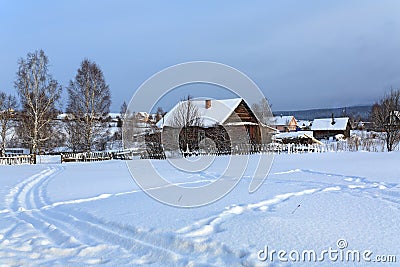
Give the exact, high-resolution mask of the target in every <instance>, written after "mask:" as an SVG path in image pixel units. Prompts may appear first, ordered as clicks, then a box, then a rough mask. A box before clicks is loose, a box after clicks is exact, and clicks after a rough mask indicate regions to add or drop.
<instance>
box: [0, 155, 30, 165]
mask: <svg viewBox="0 0 400 267" xmlns="http://www.w3.org/2000/svg"><path fill="white" fill-rule="evenodd" d="M33 163H34V159H33V155H20V154H6V155H4V156H2V157H0V164H4V165H16V164H33Z"/></svg>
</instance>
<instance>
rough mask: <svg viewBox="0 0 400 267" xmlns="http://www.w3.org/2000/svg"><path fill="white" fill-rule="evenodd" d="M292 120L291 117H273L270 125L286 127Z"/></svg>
mask: <svg viewBox="0 0 400 267" xmlns="http://www.w3.org/2000/svg"><path fill="white" fill-rule="evenodd" d="M293 118H294V117H293V116H275V117H273V119H272V121H271V125H287V124H288V123H289V122H290V121H291V120H292V119H293Z"/></svg>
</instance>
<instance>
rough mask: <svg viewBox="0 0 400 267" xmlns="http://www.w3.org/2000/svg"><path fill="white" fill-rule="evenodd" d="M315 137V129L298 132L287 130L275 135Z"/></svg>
mask: <svg viewBox="0 0 400 267" xmlns="http://www.w3.org/2000/svg"><path fill="white" fill-rule="evenodd" d="M310 137H314V134H313V131H298V132H287V133H279V134H276V135H275V138H279V139H280V138H282V139H284V138H310Z"/></svg>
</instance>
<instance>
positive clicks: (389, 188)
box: [177, 169, 400, 238]
mask: <svg viewBox="0 0 400 267" xmlns="http://www.w3.org/2000/svg"><path fill="white" fill-rule="evenodd" d="M296 173H306V174H311V175H318V176H322V177H336V178H339V179H340V182H339V183H332V181H329V180H325V179H321V180H320V181H301V180H292V179H285V180H280V179H273V181H272V183H287V184H296V185H300V186H302V185H306V186H307V187H309V186H310V185H311V186H314V188H309V189H305V190H301V191H296V192H290V193H284V194H279V195H276V196H274V197H272V198H271V199H267V200H263V201H260V202H257V203H252V204H239V205H231V206H229V207H226V208H225V210H223V211H221V212H219V213H217V214H215V215H213V216H210V217H207V218H204V219H201V220H199V221H197V222H195V223H193V224H191V225H189V226H186V227H183V228H181V229H179V230H178V231H177V233H178V234H181V235H183V236H188V237H200V238H203V237H206V236H209V235H211V234H215V233H218V232H220V231H222V229H221V225H222V224H223V223H224V222H225V221H227V220H228V219H229V218H232V217H234V216H238V215H242V214H243V213H245V212H249V211H267V210H274V209H275V208H276V207H277V206H278V205H279V204H281V203H283V202H285V201H287V200H289V199H291V198H294V197H300V196H305V195H311V194H315V193H325V192H343V193H346V194H350V195H357V196H359V195H360V194H361V195H362V196H363V197H369V198H374V199H379V200H380V201H385V202H388V203H390V204H394V205H395V207H396V208H397V209H400V184H394V183H383V182H372V181H369V180H368V179H367V178H364V177H361V176H351V175H342V174H335V173H328V172H318V171H313V170H306V169H293V170H288V171H283V172H277V173H273V174H272V175H283V174H284V175H291V174H296Z"/></svg>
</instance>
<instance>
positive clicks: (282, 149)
mask: <svg viewBox="0 0 400 267" xmlns="http://www.w3.org/2000/svg"><path fill="white" fill-rule="evenodd" d="M327 151H328V148H327V146H325V145H320V144H308V145H302V144H280V143H271V144H236V145H233V146H232V147H230V148H229V149H227V150H223V149H218V148H216V147H208V148H205V149H199V150H195V151H189V150H186V151H165V152H164V151H163V150H162V147H160V148H159V149H152V150H150V151H146V152H142V154H141V158H142V159H165V158H166V154H167V155H181V156H183V157H190V156H199V155H248V154H255V153H277V154H280V153H288V154H292V153H321V152H327Z"/></svg>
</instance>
